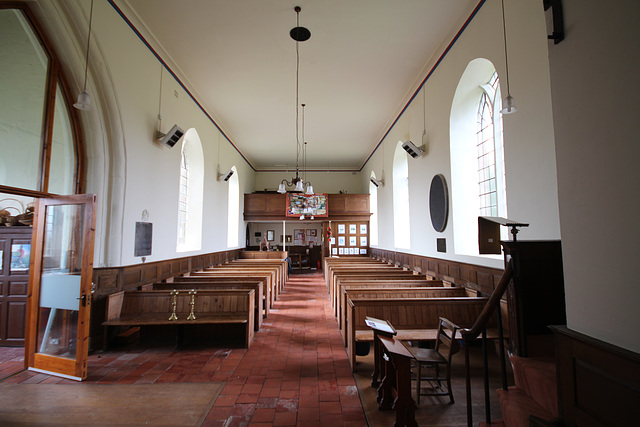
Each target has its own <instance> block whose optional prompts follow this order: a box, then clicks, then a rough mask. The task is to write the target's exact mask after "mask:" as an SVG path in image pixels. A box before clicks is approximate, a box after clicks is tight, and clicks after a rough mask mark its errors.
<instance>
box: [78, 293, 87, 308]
mask: <svg viewBox="0 0 640 427" xmlns="http://www.w3.org/2000/svg"><path fill="white" fill-rule="evenodd" d="M76 299H79V300H81V301H82V306H83V307H86V306H87V295H86V294H82V296H80V297H78V298H76Z"/></svg>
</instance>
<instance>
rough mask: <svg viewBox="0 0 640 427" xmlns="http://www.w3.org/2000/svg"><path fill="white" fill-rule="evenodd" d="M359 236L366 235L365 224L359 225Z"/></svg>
mask: <svg viewBox="0 0 640 427" xmlns="http://www.w3.org/2000/svg"><path fill="white" fill-rule="evenodd" d="M360 234H367V224H360Z"/></svg>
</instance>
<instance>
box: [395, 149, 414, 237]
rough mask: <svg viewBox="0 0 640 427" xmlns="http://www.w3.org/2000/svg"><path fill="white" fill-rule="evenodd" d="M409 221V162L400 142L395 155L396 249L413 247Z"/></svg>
mask: <svg viewBox="0 0 640 427" xmlns="http://www.w3.org/2000/svg"><path fill="white" fill-rule="evenodd" d="M409 221H410V216H409V161H408V159H407V153H406V151H404V149H403V148H402V141H400V142H398V145H397V146H396V150H395V153H394V155H393V235H394V244H395V247H396V248H402V249H409V248H410V247H411V235H410V233H411V227H410V226H409Z"/></svg>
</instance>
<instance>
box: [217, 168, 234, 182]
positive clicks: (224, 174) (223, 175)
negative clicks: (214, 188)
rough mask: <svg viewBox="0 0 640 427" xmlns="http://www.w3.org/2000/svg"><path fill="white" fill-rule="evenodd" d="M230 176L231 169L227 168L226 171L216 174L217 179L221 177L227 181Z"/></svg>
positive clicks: (231, 173) (231, 174)
mask: <svg viewBox="0 0 640 427" xmlns="http://www.w3.org/2000/svg"><path fill="white" fill-rule="evenodd" d="M232 176H233V169H229V170H228V171H227V172H226V173H219V174H218V181H220V180H221V179H222V180H223V181H224V182H227V181H229V179H230V178H231V177H232Z"/></svg>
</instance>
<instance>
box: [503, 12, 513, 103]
mask: <svg viewBox="0 0 640 427" xmlns="http://www.w3.org/2000/svg"><path fill="white" fill-rule="evenodd" d="M502 35H503V37H504V62H505V71H506V73H507V74H506V77H507V95H511V90H510V89H509V57H508V55H507V25H506V24H505V19H504V0H502Z"/></svg>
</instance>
